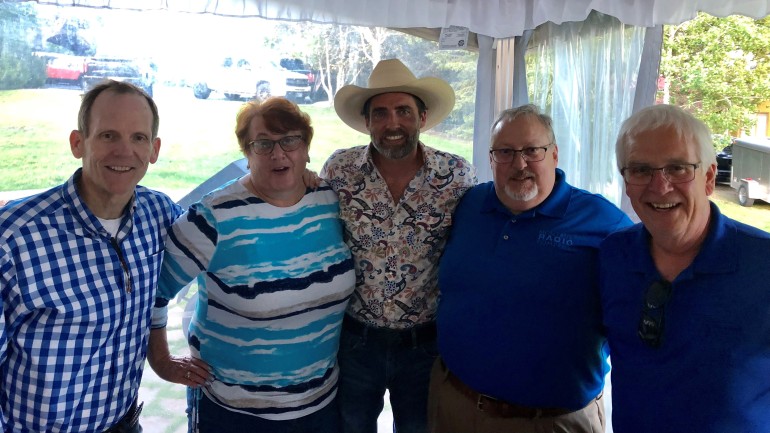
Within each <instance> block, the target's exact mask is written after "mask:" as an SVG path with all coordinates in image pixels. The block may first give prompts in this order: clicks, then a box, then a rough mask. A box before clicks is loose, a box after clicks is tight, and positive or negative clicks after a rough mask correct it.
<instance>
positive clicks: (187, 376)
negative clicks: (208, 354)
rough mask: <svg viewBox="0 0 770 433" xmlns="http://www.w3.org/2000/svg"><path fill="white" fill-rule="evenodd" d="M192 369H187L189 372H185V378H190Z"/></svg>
mask: <svg viewBox="0 0 770 433" xmlns="http://www.w3.org/2000/svg"><path fill="white" fill-rule="evenodd" d="M190 374H191V373H190V370H187V373H185V374H184V378H185V379H190Z"/></svg>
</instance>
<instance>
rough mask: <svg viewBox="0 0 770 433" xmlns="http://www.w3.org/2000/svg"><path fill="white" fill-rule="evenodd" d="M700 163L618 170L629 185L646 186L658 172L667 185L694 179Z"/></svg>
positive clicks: (638, 166) (630, 167) (631, 167)
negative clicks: (661, 174)
mask: <svg viewBox="0 0 770 433" xmlns="http://www.w3.org/2000/svg"><path fill="white" fill-rule="evenodd" d="M700 165H701V163H700V161H699V162H696V163H689V164H668V165H664V166H663V167H650V166H649V165H631V166H628V167H623V168H621V169H620V174H621V175H623V179H625V181H626V182H628V183H629V184H631V185H647V184H648V183H650V181H651V180H652V177H653V176H654V175H655V172H656V171H658V170H660V171H661V172H662V173H663V177H664V178H665V179H666V180H667V181H668V182H669V183H687V182H689V181H691V180H693V179H695V170H696V169H697V168H698V167H700Z"/></svg>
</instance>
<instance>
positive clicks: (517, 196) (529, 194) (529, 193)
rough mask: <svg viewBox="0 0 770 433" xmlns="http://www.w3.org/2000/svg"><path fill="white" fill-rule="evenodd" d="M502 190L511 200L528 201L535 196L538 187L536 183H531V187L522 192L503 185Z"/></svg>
mask: <svg viewBox="0 0 770 433" xmlns="http://www.w3.org/2000/svg"><path fill="white" fill-rule="evenodd" d="M504 191H505V195H507V196H508V198H510V199H511V200H513V201H529V200H532V199H533V198H535V197H537V192H538V189H537V184H533V185H532V188H530V189H528V190H526V191H523V192H514V191H511V189H510V188H508V187H507V186H506V187H505V189H504Z"/></svg>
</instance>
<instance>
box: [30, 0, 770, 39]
mask: <svg viewBox="0 0 770 433" xmlns="http://www.w3.org/2000/svg"><path fill="white" fill-rule="evenodd" d="M38 3H42V4H56V5H60V6H86V7H96V8H113V9H134V10H137V9H139V10H143V9H152V10H170V11H184V12H194V13H213V14H217V15H227V16H258V17H262V18H268V19H281V20H292V21H300V20H306V21H312V22H317V23H337V24H352V25H361V26H376V27H433V28H436V27H439V28H440V27H448V26H450V25H455V26H463V27H468V28H469V29H470V30H471V31H472V32H475V33H478V34H482V35H487V36H492V37H495V38H507V37H512V36H520V35H521V34H522V33H523V32H524V31H525V30H529V29H534V28H536V27H537V26H538V25H540V24H543V23H545V22H547V21H552V22H554V23H556V24H561V23H563V22H567V21H583V20H584V19H585V18H586V17H587V16H588V14H589V13H590V12H591V10H596V11H598V12H601V13H604V14H607V15H611V16H614V17H616V18H618V19H619V20H620V21H622V22H623V23H626V24H632V25H637V26H644V27H652V26H655V25H658V24H678V23H681V22H684V21H687V20H690V19H692V18H693V17H695V15H696V13H697V12H698V11H703V12H706V13H709V14H711V15H715V16H719V17H724V16H727V15H733V14H738V15H746V16H749V17H752V18H762V17H765V16H767V15H770V0H691V1H678V0H673V1H672V0H388V1H383V0H38Z"/></svg>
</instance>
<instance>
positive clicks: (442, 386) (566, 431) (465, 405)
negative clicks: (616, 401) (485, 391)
mask: <svg viewBox="0 0 770 433" xmlns="http://www.w3.org/2000/svg"><path fill="white" fill-rule="evenodd" d="M447 374H448V371H447V370H446V367H444V363H443V362H441V359H440V358H439V359H438V360H436V363H435V364H434V365H433V370H432V371H431V377H430V391H429V394H428V428H429V431H430V433H603V432H604V427H605V426H604V424H605V419H604V398H603V397H601V396H600V397H599V398H597V399H595V400H593V401H591V402H590V403H588V405H587V406H586V407H584V408H583V409H580V410H577V411H575V412H571V413H568V414H566V415H560V416H556V417H550V418H533V419H527V418H496V417H491V416H490V415H489V414H488V413H485V412H484V411H481V410H479V409H478V408H477V406H476V402H475V401H472V400H471V399H470V398H469V397H468V396H466V395H464V394H462V393H460V392H459V391H458V390H457V389H456V388H455V387H454V386H453V385H452V384H451V383H449V381H448V380H447Z"/></svg>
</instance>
